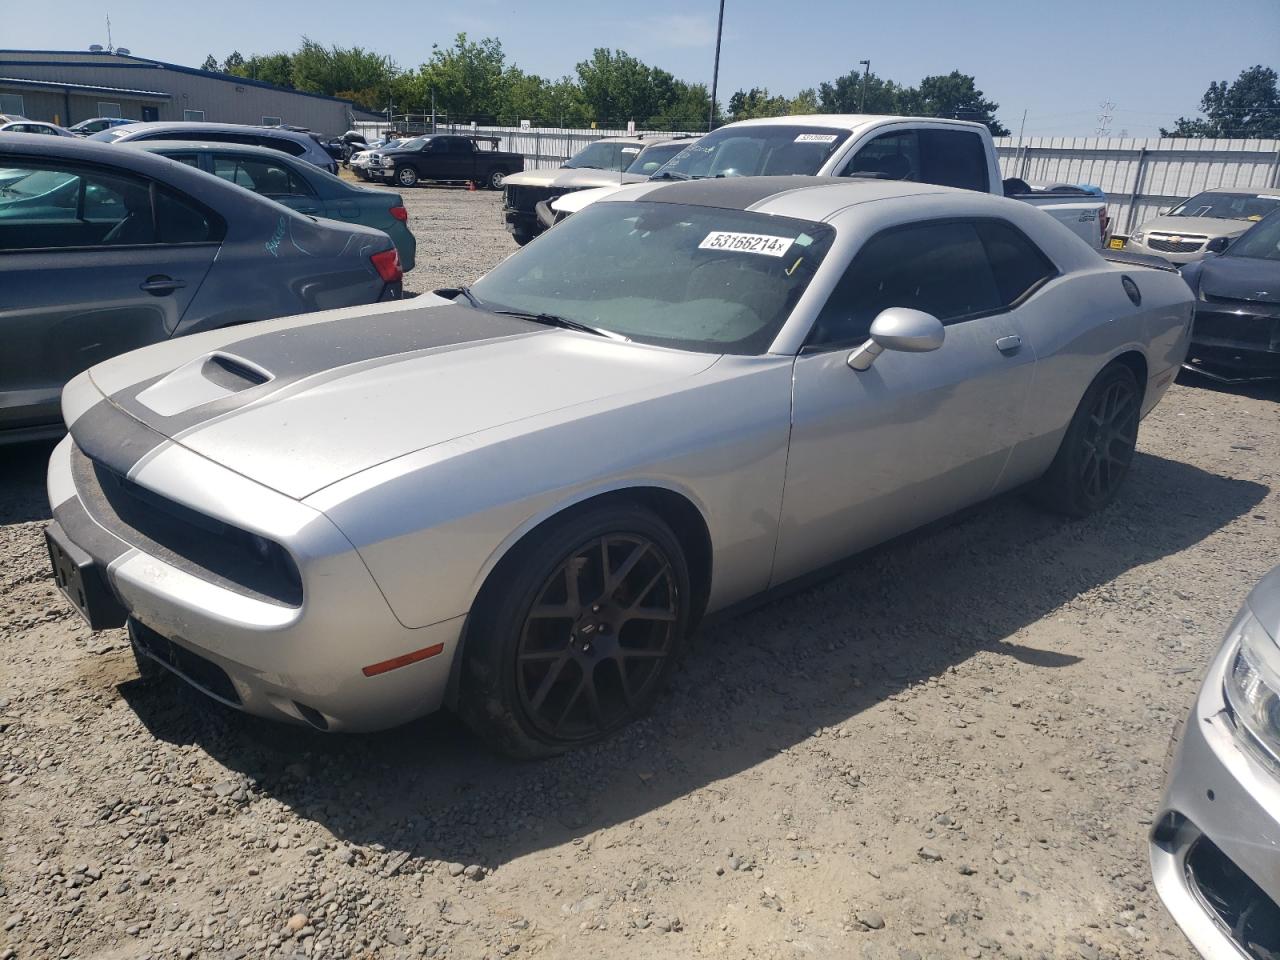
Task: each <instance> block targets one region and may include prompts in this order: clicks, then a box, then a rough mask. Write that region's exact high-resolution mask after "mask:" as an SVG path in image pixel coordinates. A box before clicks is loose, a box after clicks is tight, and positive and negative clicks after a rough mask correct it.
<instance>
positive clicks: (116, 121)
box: [67, 117, 137, 137]
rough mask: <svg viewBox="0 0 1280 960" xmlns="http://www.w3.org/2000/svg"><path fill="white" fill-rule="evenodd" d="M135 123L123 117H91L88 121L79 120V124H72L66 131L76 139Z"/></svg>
mask: <svg viewBox="0 0 1280 960" xmlns="http://www.w3.org/2000/svg"><path fill="white" fill-rule="evenodd" d="M136 122H137V121H135V120H126V119H125V118H124V117H93V118H92V119H90V120H81V121H80V122H79V123H73V124H72V125H71V126H69V127H68V128H67V129H68V130H70V131H71V132H72V133H74V134H75V135H76V136H77V137H89V136H92V135H93V134H95V133H101V132H102V131H103V130H110V129H111V128H112V127H123V126H124V125H125V124H129V123H136Z"/></svg>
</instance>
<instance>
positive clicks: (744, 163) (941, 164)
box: [553, 114, 1109, 249]
mask: <svg viewBox="0 0 1280 960" xmlns="http://www.w3.org/2000/svg"><path fill="white" fill-rule="evenodd" d="M796 174H801V175H819V176H839V177H854V178H867V179H879V180H908V181H913V182H917V183H934V184H938V185H940V186H945V187H960V188H962V189H965V190H976V191H978V192H981V193H992V194H996V195H997V196H1001V195H1002V196H1006V197H1012V198H1013V199H1015V200H1021V201H1023V202H1025V203H1029V204H1031V205H1032V206H1035V207H1039V208H1040V209H1041V210H1043V211H1044V212H1045V213H1047V214H1049V216H1051V217H1053V218H1054V219H1055V220H1057V221H1059V222H1060V223H1062V224H1063V225H1064V226H1066V227H1067V228H1069V229H1070V230H1071V232H1072V233H1075V234H1076V235H1077V236H1079V237H1080V238H1081V239H1082V240H1084V241H1085V242H1086V243H1088V244H1089V245H1090V246H1091V247H1094V248H1095V249H1101V247H1102V246H1103V243H1104V242H1105V239H1106V236H1107V231H1108V228H1109V223H1108V219H1107V204H1106V200H1105V198H1102V199H1098V198H1093V197H1089V196H1081V195H1080V194H1079V193H1077V192H1075V191H1070V192H1059V191H1044V190H1041V191H1037V190H1033V189H1031V188H1030V187H1029V185H1027V184H1026V183H1024V182H1023V181H1021V180H1016V179H1013V180H1008V181H1001V179H1000V165H999V162H998V158H997V157H996V148H995V143H994V141H993V140H992V139H991V132H990V131H989V130H988V129H987V128H986V126H985V125H983V124H981V123H968V122H965V121H961V120H940V119H937V118H928V117H877V116H864V115H857V114H854V115H841V114H817V115H815V116H795V117H767V118H762V119H758V120H742V121H740V122H738V123H730V124H726V125H725V126H723V127H720V128H719V129H718V130H716V131H714V132H713V133H709V134H707V135H706V136H704V137H703V138H702V139H701V140H699V141H698V143H697V144H696V145H695V146H693V147H690V148H689V149H688V150H684V151H681V153H680V154H679V155H677V156H676V158H675V159H674V160H672V161H670V162H669V163H668V164H667V165H666V166H664V167H662V168H661V169H660V170H658V172H657V173H655V174H653V177H654V178H655V179H661V180H699V179H706V178H715V177H725V178H729V177H745V176H787V175H796ZM617 189H619V188H618V187H617V186H613V187H607V188H597V189H594V190H581V191H578V192H577V193H574V194H572V195H570V196H568V197H564V198H562V199H561V200H559V201H557V202H556V203H555V204H554V207H553V209H554V210H555V211H556V213H557V215H558V216H559V218H560V219H563V217H565V216H568V215H570V214H572V213H575V212H577V211H578V210H581V209H582V208H583V207H586V206H588V205H589V204H591V203H594V202H595V201H596V200H598V199H600V198H601V197H604V196H608V194H609V193H611V192H613V191H614V190H617Z"/></svg>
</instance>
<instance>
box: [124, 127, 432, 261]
mask: <svg viewBox="0 0 1280 960" xmlns="http://www.w3.org/2000/svg"><path fill="white" fill-rule="evenodd" d="M137 146H138V147H139V148H141V149H143V150H147V151H149V152H150V153H157V154H160V155H161V156H164V157H168V158H169V159H171V160H177V161H178V162H179V163H185V164H188V165H189V166H192V167H195V168H196V169H197V170H203V171H205V172H206V173H212V174H213V175H214V176H217V177H221V178H222V179H223V180H228V181H230V182H231V183H234V184H236V185H237V186H241V187H244V188H245V189H246V190H252V191H253V192H254V193H260V194H262V195H263V196H264V197H270V198H271V199H272V200H275V201H276V202H277V203H283V204H284V205H285V206H286V207H292V208H293V209H294V210H297V211H298V212H299V213H305V214H307V215H308V216H314V217H328V218H329V219H330V220H341V221H344V222H346V223H359V224H363V225H364V226H366V227H373V228H374V229H375V230H381V231H382V232H383V233H385V234H386V235H387V236H389V237H390V238H391V240H392V241H393V242H394V243H395V245H396V250H397V252H399V254H400V267H401V269H402V270H403V271H404V272H405V273H408V272H409V271H410V270H412V269H413V267H414V263H415V261H416V259H417V240H415V239H414V236H413V232H412V231H411V230H410V229H409V211H408V210H407V209H406V208H405V205H404V200H402V199H401V197H400V195H399V194H398V193H389V192H387V191H386V190H370V189H367V188H364V187H357V186H355V185H354V184H350V183H347V182H346V181H345V180H340V179H339V178H338V177H335V176H334V175H333V174H331V173H326V172H325V171H324V170H321V169H320V168H319V167H317V166H315V165H314V164H310V163H307V162H306V161H305V160H300V159H298V158H296V157H291V156H289V155H288V154H284V153H281V152H280V151H279V150H271V149H269V148H267V147H247V146H242V145H240V144H237V143H200V142H198V141H197V142H190V143H188V142H186V141H182V140H156V141H149V142H144V143H140V144H138V145H137Z"/></svg>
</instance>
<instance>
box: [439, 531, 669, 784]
mask: <svg viewBox="0 0 1280 960" xmlns="http://www.w3.org/2000/svg"><path fill="white" fill-rule="evenodd" d="M689 597H690V589H689V571H688V566H687V565H686V562H685V558H684V555H683V554H682V552H681V550H680V545H679V542H678V541H677V539H676V537H675V535H674V534H673V533H672V532H671V529H670V528H669V527H668V526H667V525H666V523H664V522H663V521H662V520H661V519H660V518H659V517H657V516H656V515H654V514H653V513H651V512H650V511H648V510H646V509H643V508H641V507H638V506H610V507H600V508H596V509H593V510H589V511H586V512H584V513H580V514H578V515H577V516H573V517H570V518H568V519H566V520H565V521H563V522H561V523H559V524H557V525H555V526H553V527H552V528H550V529H549V530H547V531H546V532H545V533H544V534H541V535H539V536H537V539H536V540H535V541H533V542H532V543H530V544H529V545H527V546H524V547H523V548H517V552H516V554H514V555H513V556H512V557H511V558H510V559H509V561H505V562H504V564H503V567H502V568H500V569H499V571H497V572H496V573H495V580H494V582H493V583H492V584H490V585H489V586H487V587H486V589H485V590H484V591H482V593H481V596H480V598H479V600H478V601H477V608H478V609H477V611H476V613H475V614H474V615H473V617H472V622H471V624H470V625H469V626H468V636H467V647H466V653H465V656H466V660H465V662H464V664H463V681H462V688H461V690H460V697H459V706H460V711H461V712H462V714H463V716H464V717H465V718H466V720H467V722H468V723H469V724H470V726H471V727H472V728H473V729H474V730H475V731H476V732H477V733H478V734H480V736H482V737H483V738H484V739H485V740H487V741H488V742H489V743H490V744H492V745H493V746H494V747H496V748H497V749H499V750H500V751H502V752H503V753H507V754H509V755H511V756H516V757H524V758H532V757H545V756H551V755H554V754H557V753H562V752H563V751H565V750H568V749H570V748H572V747H575V746H578V745H580V744H585V743H590V742H592V741H594V740H598V739H601V738H602V737H605V736H608V735H609V734H610V733H612V732H614V731H615V730H617V729H619V728H620V727H622V726H625V725H626V724H628V723H630V722H631V721H632V720H635V719H636V718H638V717H640V716H642V715H643V714H645V713H646V712H648V710H649V709H650V707H651V706H652V705H653V702H654V701H655V700H656V699H657V697H658V694H659V692H660V691H661V690H662V688H663V686H664V685H665V684H666V681H667V679H668V677H669V676H670V673H671V670H672V668H673V667H674V664H675V661H676V658H677V655H678V654H679V652H680V650H681V648H682V647H683V643H684V637H685V633H686V631H687V629H688V625H689Z"/></svg>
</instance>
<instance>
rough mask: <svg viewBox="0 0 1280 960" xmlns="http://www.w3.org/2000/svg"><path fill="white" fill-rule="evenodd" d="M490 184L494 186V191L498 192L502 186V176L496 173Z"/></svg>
mask: <svg viewBox="0 0 1280 960" xmlns="http://www.w3.org/2000/svg"><path fill="white" fill-rule="evenodd" d="M489 183H491V184H492V185H493V189H495V190H497V189H498V188H499V187H501V186H502V174H500V173H495V174H494V175H493V176H491V177H490V178H489Z"/></svg>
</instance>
